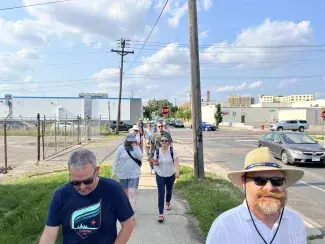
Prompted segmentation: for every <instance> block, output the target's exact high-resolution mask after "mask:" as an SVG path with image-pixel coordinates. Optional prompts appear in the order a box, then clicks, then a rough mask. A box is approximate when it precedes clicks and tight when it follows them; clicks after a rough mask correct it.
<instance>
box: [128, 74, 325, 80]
mask: <svg viewBox="0 0 325 244" xmlns="http://www.w3.org/2000/svg"><path fill="white" fill-rule="evenodd" d="M125 75H127V76H129V77H146V78H148V77H149V78H150V79H152V78H162V79H171V78H176V79H178V78H190V76H187V75H186V76H184V75H183V76H182V75H178V76H176V75H148V74H144V75H142V74H130V73H126V74H125ZM151 77H152V78H151ZM324 77H325V74H322V75H301V76H297V75H291V76H202V77H201V78H202V79H292V78H297V79H312V78H324Z"/></svg>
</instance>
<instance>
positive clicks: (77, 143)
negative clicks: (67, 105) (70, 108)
mask: <svg viewBox="0 0 325 244" xmlns="http://www.w3.org/2000/svg"><path fill="white" fill-rule="evenodd" d="M77 123H78V135H77V137H78V138H77V140H78V142H77V144H78V145H80V116H78V122H77Z"/></svg>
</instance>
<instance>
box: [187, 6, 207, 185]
mask: <svg viewBox="0 0 325 244" xmlns="http://www.w3.org/2000/svg"><path fill="white" fill-rule="evenodd" d="M188 22H189V31H190V49H191V53H190V54H191V107H192V128H193V129H192V133H193V153H194V173H195V177H196V178H197V179H201V178H203V177H204V162H203V134H202V114H201V83H200V60H199V44H198V29H197V8H196V0H188Z"/></svg>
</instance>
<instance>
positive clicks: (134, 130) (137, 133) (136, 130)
mask: <svg viewBox="0 0 325 244" xmlns="http://www.w3.org/2000/svg"><path fill="white" fill-rule="evenodd" d="M132 133H133V134H134V135H135V137H136V139H137V141H136V143H137V145H138V146H139V147H140V149H141V152H142V153H143V142H142V135H141V133H140V128H139V126H138V125H133V128H132Z"/></svg>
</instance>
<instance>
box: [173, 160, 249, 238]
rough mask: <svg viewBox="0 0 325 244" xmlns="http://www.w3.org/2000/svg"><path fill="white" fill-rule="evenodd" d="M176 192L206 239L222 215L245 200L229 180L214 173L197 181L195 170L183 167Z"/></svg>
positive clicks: (176, 185)
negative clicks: (184, 202)
mask: <svg viewBox="0 0 325 244" xmlns="http://www.w3.org/2000/svg"><path fill="white" fill-rule="evenodd" d="M175 190H176V192H177V193H178V195H179V196H180V197H182V198H183V199H185V200H186V201H187V203H188V204H189V212H188V213H189V214H191V215H193V216H194V217H195V218H196V219H197V220H198V227H199V229H200V230H201V232H202V234H203V236H204V238H206V237H207V235H208V232H209V230H210V227H211V225H212V223H213V221H214V220H215V219H216V218H217V217H218V216H219V215H220V214H221V213H223V212H225V211H227V210H229V209H231V208H234V207H236V206H238V205H240V204H241V203H242V202H243V200H244V194H243V193H242V192H241V191H240V190H239V189H238V188H237V187H236V186H234V185H233V184H232V183H230V182H228V181H227V180H225V179H222V178H220V177H218V176H217V175H215V174H212V173H207V174H206V177H205V178H204V179H203V180H196V179H195V178H194V173H193V169H192V168H189V167H183V166H182V167H181V169H180V178H179V179H178V180H177V181H176V184H175Z"/></svg>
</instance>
